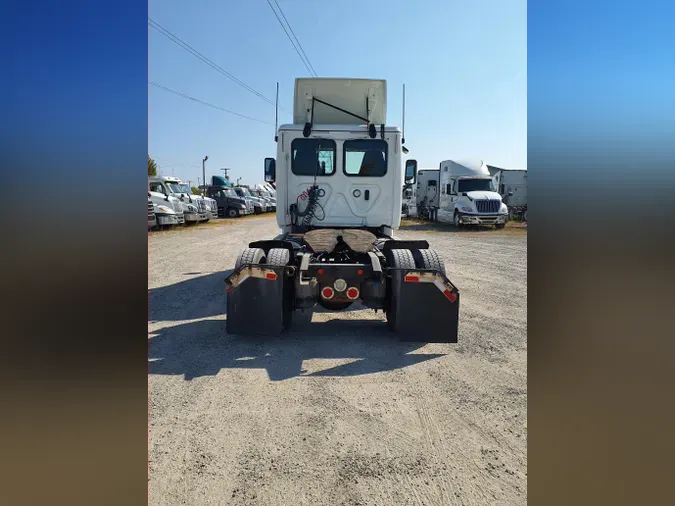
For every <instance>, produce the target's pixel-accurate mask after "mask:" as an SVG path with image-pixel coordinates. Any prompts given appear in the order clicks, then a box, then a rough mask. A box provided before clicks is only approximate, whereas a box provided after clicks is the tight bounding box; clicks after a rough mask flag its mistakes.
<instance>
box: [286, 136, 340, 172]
mask: <svg viewBox="0 0 675 506" xmlns="http://www.w3.org/2000/svg"><path fill="white" fill-rule="evenodd" d="M335 149H336V148H335V141H333V140H331V139H294V140H293V142H291V153H292V158H291V171H292V172H293V174H295V175H296V176H314V175H315V174H316V175H318V176H331V175H333V174H334V173H335ZM324 167H325V168H324Z"/></svg>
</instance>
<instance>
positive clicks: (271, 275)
mask: <svg viewBox="0 0 675 506" xmlns="http://www.w3.org/2000/svg"><path fill="white" fill-rule="evenodd" d="M265 277H266V278H267V279H277V274H276V272H268V273H267V274H265Z"/></svg>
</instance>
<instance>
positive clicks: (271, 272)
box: [225, 264, 295, 336]
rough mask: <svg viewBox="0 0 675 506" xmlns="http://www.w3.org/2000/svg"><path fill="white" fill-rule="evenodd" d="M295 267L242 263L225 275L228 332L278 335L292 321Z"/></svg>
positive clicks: (248, 334) (245, 334) (251, 334)
mask: <svg viewBox="0 0 675 506" xmlns="http://www.w3.org/2000/svg"><path fill="white" fill-rule="evenodd" d="M294 273H295V268H294V267H290V266H286V267H283V266H274V265H265V264H257V265H243V266H241V267H240V268H239V269H236V270H235V271H234V272H233V273H232V274H230V275H229V276H228V277H227V278H226V279H225V285H226V292H227V321H226V325H227V332H228V334H237V335H240V336H256V335H279V334H281V333H282V332H283V331H284V330H287V329H288V328H289V326H290V324H291V316H292V314H293V275H294Z"/></svg>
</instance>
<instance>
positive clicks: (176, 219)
mask: <svg viewBox="0 0 675 506" xmlns="http://www.w3.org/2000/svg"><path fill="white" fill-rule="evenodd" d="M168 184H169V183H168V182H165V181H164V179H163V178H162V177H161V176H150V177H149V178H148V187H149V192H148V195H149V197H150V200H151V201H152V203H153V204H154V205H155V213H156V214H157V221H158V224H159V225H174V224H176V225H182V224H184V223H185V213H184V212H183V204H182V203H181V201H180V199H178V198H176V197H175V196H174V194H173V192H172V191H171V189H170V188H169V186H168Z"/></svg>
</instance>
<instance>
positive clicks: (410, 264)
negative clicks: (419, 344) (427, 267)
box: [387, 249, 415, 331]
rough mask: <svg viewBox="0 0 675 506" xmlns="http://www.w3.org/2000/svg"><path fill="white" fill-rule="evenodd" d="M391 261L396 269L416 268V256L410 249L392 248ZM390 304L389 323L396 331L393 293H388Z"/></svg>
mask: <svg viewBox="0 0 675 506" xmlns="http://www.w3.org/2000/svg"><path fill="white" fill-rule="evenodd" d="M390 251H391V256H390V260H389V261H390V262H391V266H392V267H393V268H394V269H414V268H415V257H413V254H412V252H411V251H410V250H407V249H392V250H390ZM388 296H389V297H388V298H389V301H388V302H389V304H388V306H389V307H388V308H387V325H388V326H389V329H390V330H392V331H396V305H395V304H394V297H393V293H392V292H391V291H390V292H389V294H388Z"/></svg>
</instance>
